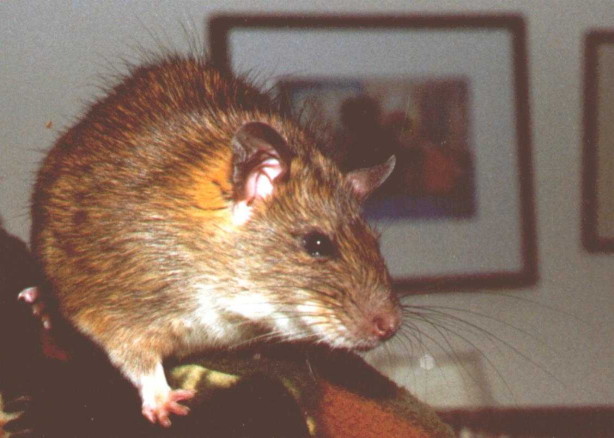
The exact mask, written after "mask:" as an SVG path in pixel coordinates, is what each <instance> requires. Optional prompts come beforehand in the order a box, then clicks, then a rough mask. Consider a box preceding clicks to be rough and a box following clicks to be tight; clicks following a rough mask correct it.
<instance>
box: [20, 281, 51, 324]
mask: <svg viewBox="0 0 614 438" xmlns="http://www.w3.org/2000/svg"><path fill="white" fill-rule="evenodd" d="M17 299H18V300H20V301H23V302H25V303H27V304H29V305H30V306H31V308H32V314H33V315H34V316H36V317H37V318H38V319H40V321H41V323H42V324H43V327H45V328H46V329H47V330H49V329H50V328H51V317H50V316H49V313H48V312H47V305H46V304H45V300H44V298H41V294H40V292H39V290H38V288H37V287H29V288H27V289H24V290H22V291H21V292H19V295H17Z"/></svg>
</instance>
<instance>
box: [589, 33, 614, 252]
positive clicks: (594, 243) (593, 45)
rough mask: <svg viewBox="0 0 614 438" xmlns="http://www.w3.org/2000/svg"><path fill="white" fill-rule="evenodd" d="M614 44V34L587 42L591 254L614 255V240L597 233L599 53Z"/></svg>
mask: <svg viewBox="0 0 614 438" xmlns="http://www.w3.org/2000/svg"><path fill="white" fill-rule="evenodd" d="M603 44H614V30H595V31H592V32H590V33H588V34H587V35H586V38H585V41H584V68H585V70H584V120H583V121H584V152H583V169H582V203H581V205H582V243H583V245H584V248H586V250H587V251H589V252H614V236H610V237H607V236H600V235H599V232H598V230H597V214H598V206H599V199H598V196H597V178H598V165H599V163H598V162H597V153H598V151H597V148H598V147H599V145H598V144H597V141H598V132H597V129H598V126H597V98H598V95H597V94H598V91H599V75H600V73H599V59H598V56H599V55H598V53H597V51H598V49H599V47H600V46H601V45H603Z"/></svg>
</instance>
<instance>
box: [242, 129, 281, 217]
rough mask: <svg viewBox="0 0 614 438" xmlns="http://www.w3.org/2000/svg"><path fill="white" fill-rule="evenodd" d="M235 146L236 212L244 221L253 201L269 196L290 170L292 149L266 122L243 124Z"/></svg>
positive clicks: (248, 214)
mask: <svg viewBox="0 0 614 438" xmlns="http://www.w3.org/2000/svg"><path fill="white" fill-rule="evenodd" d="M232 149H233V158H232V163H233V164H232V185H233V188H234V200H235V206H234V209H233V216H234V219H235V222H237V223H241V224H242V223H244V222H246V221H247V219H249V216H250V213H251V205H252V203H253V202H254V201H255V200H257V199H265V198H267V197H269V196H270V195H271V194H272V193H273V190H274V188H275V184H277V183H278V182H279V181H280V180H281V179H282V178H283V177H284V176H285V175H286V174H287V173H288V170H289V167H290V160H291V159H292V151H291V150H290V148H289V147H288V144H287V143H286V141H285V140H284V138H283V137H282V136H281V135H280V134H279V133H278V132H277V131H276V130H275V129H274V128H272V127H271V126H269V125H267V124H266V123H262V122H249V123H246V124H244V125H243V126H241V127H240V128H239V129H238V130H237V132H236V133H235V135H234V137H233V139H232Z"/></svg>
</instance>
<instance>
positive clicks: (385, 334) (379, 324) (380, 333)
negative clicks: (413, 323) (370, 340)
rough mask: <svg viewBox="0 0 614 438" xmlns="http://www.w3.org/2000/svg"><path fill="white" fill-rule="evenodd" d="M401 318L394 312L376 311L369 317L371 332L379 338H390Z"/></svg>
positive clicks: (383, 339)
mask: <svg viewBox="0 0 614 438" xmlns="http://www.w3.org/2000/svg"><path fill="white" fill-rule="evenodd" d="M400 325H401V318H400V317H399V315H398V314H397V313H396V312H390V313H384V312H382V313H378V314H376V315H375V316H373V318H372V319H371V329H372V330H373V334H374V335H375V336H377V337H378V338H379V339H380V340H382V341H386V340H388V339H390V338H391V337H392V336H394V334H395V333H396V332H397V330H398V329H399V326H400Z"/></svg>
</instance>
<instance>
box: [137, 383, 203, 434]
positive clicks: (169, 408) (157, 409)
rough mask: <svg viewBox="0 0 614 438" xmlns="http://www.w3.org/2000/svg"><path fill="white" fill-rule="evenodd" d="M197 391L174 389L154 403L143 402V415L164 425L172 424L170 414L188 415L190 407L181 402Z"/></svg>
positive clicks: (153, 421)
mask: <svg viewBox="0 0 614 438" xmlns="http://www.w3.org/2000/svg"><path fill="white" fill-rule="evenodd" d="M194 394H195V392H194V391H191V390H188V389H174V390H171V391H169V392H168V393H167V394H166V397H162V396H160V397H157V399H156V401H155V402H154V403H151V404H150V403H147V402H144V403H143V410H142V412H143V415H144V416H145V417H146V418H147V419H148V420H149V421H151V422H152V423H154V424H156V423H160V424H161V425H162V426H164V427H169V426H170V425H171V420H170V418H169V415H170V414H175V415H187V414H188V413H189V412H190V408H188V407H187V406H184V405H182V404H179V403H178V402H180V401H182V400H189V399H191V398H192V397H194Z"/></svg>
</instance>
